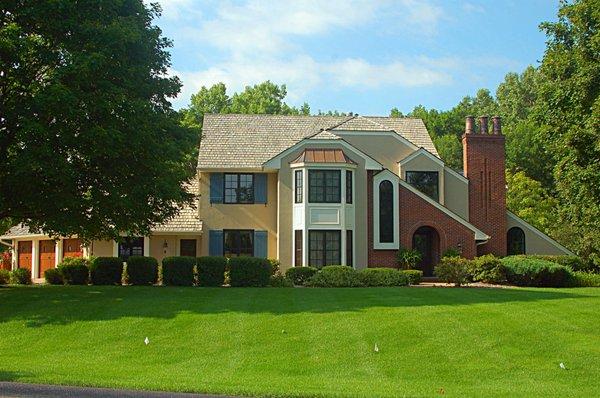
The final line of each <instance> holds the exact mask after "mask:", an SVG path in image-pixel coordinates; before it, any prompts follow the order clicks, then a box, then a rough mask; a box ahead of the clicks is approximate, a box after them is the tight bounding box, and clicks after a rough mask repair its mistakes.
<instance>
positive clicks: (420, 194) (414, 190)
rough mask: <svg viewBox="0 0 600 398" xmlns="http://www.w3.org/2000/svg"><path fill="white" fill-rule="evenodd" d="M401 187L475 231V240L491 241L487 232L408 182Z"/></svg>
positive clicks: (401, 182)
mask: <svg viewBox="0 0 600 398" xmlns="http://www.w3.org/2000/svg"><path fill="white" fill-rule="evenodd" d="M400 185H402V186H403V187H405V188H406V189H408V190H409V191H411V192H412V193H414V194H415V195H417V196H418V197H420V198H421V199H423V200H425V201H426V202H428V203H429V204H431V205H433V206H434V207H436V208H438V209H440V210H441V211H442V212H444V213H445V214H446V215H448V216H450V217H451V218H453V219H455V220H456V221H458V222H459V223H461V224H462V225H464V226H465V227H467V228H469V229H470V230H471V231H473V232H474V233H475V240H488V239H490V236H489V235H488V234H486V233H485V232H483V231H481V230H480V229H478V228H477V227H475V226H474V225H473V224H471V223H470V222H468V221H467V220H465V219H464V218H462V217H461V216H459V215H458V214H455V213H454V212H452V211H451V210H450V209H448V208H447V207H445V206H443V205H441V204H440V203H438V202H437V201H435V200H433V199H431V198H430V197H429V196H427V195H425V194H424V193H423V192H421V191H419V190H418V189H417V188H415V187H413V186H412V185H410V184H409V183H407V182H406V181H404V180H400Z"/></svg>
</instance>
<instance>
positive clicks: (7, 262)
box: [0, 250, 12, 272]
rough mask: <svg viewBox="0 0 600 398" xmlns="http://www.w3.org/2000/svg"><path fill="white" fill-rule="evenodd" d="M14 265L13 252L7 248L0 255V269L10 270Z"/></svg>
mask: <svg viewBox="0 0 600 398" xmlns="http://www.w3.org/2000/svg"><path fill="white" fill-rule="evenodd" d="M11 267H12V253H11V251H10V250H5V251H3V252H2V254H1V255H0V269H3V270H5V271H9V272H10V268H11Z"/></svg>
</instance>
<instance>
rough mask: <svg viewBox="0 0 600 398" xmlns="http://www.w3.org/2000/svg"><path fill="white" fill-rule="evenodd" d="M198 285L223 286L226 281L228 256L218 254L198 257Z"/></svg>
mask: <svg viewBox="0 0 600 398" xmlns="http://www.w3.org/2000/svg"><path fill="white" fill-rule="evenodd" d="M196 260H197V264H198V285H200V286H223V284H224V283H225V270H226V268H227V258H226V257H217V256H205V257H198V258H197V259H196Z"/></svg>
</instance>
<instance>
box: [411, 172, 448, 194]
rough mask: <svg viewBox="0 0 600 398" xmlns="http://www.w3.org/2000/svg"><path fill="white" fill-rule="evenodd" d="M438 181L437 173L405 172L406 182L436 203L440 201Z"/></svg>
mask: <svg viewBox="0 0 600 398" xmlns="http://www.w3.org/2000/svg"><path fill="white" fill-rule="evenodd" d="M438 181H439V179H438V172H437V171H407V172H406V182H408V183H409V184H410V185H412V186H413V187H415V188H417V189H418V190H419V191H421V192H423V193H424V194H425V195H427V196H429V197H430V198H431V199H433V200H436V201H439V200H440V194H439V187H438V184H439V182H438Z"/></svg>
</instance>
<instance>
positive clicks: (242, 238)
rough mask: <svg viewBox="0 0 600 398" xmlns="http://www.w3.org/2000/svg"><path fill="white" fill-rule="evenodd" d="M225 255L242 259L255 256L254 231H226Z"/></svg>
mask: <svg viewBox="0 0 600 398" xmlns="http://www.w3.org/2000/svg"><path fill="white" fill-rule="evenodd" d="M223 255H224V256H225V257H240V256H253V255H254V231H251V230H225V231H223Z"/></svg>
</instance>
